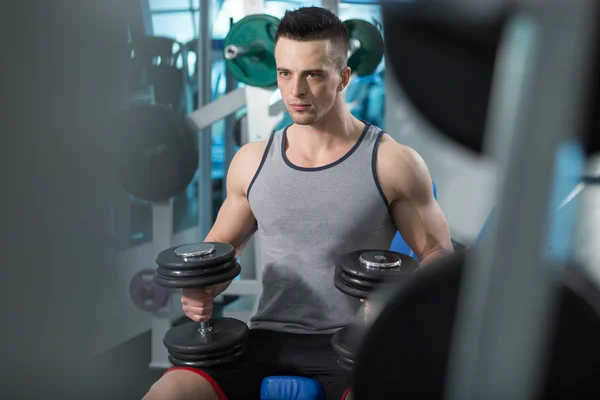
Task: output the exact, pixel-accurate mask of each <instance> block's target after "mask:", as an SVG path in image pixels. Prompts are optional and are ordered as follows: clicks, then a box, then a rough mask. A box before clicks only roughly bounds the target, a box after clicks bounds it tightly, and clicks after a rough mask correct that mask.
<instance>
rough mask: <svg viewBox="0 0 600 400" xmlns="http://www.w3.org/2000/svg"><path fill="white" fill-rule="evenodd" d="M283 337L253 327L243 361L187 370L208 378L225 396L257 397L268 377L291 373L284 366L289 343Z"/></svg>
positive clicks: (214, 387)
mask: <svg viewBox="0 0 600 400" xmlns="http://www.w3.org/2000/svg"><path fill="white" fill-rule="evenodd" d="M280 336H281V334H278V333H277V332H270V331H264V330H262V331H259V330H250V333H249V334H248V338H247V340H246V348H245V350H244V353H243V355H242V356H241V357H240V359H239V360H237V361H234V362H232V363H228V364H224V365H222V366H219V367H214V368H202V369H201V370H199V369H190V368H186V369H188V370H190V371H195V372H196V373H198V374H199V375H201V376H203V377H204V378H205V379H207V380H208V382H209V383H210V384H211V386H212V387H213V389H214V390H215V392H216V393H217V395H219V397H220V398H221V399H223V398H227V399H228V400H238V399H244V400H245V399H252V400H256V399H258V398H259V397H260V385H261V383H262V380H263V379H264V378H265V377H267V376H271V375H281V374H285V373H287V372H288V371H287V370H285V369H283V368H282V364H283V363H282V362H281V360H282V358H281V357H282V349H283V348H284V347H285V346H286V345H285V340H284V339H283V338H281V337H280Z"/></svg>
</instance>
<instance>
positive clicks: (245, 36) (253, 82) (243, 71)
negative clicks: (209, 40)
mask: <svg viewBox="0 0 600 400" xmlns="http://www.w3.org/2000/svg"><path fill="white" fill-rule="evenodd" d="M278 25H279V19H278V18H275V17H273V16H271V15H261V14H258V15H248V16H246V17H244V18H242V19H241V20H239V21H238V22H236V23H235V24H233V26H232V27H231V29H230V30H229V32H228V33H227V36H226V37H225V43H224V45H225V48H224V50H223V53H224V56H225V63H226V65H227V68H228V69H229V70H230V71H231V73H232V74H233V76H234V77H235V78H236V79H237V80H238V81H240V82H243V83H245V84H247V85H250V86H258V87H268V86H274V85H275V84H277V70H276V66H275V55H274V51H275V33H276V31H277V26H278ZM249 38H250V39H251V40H252V41H251V42H248V40H249Z"/></svg>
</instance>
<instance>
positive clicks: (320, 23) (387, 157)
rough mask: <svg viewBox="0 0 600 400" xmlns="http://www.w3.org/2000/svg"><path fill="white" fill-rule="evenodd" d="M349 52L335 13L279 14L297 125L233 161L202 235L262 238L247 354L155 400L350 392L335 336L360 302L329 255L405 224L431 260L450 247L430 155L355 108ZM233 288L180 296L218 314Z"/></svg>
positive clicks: (168, 386) (283, 69)
mask: <svg viewBox="0 0 600 400" xmlns="http://www.w3.org/2000/svg"><path fill="white" fill-rule="evenodd" d="M347 52H348V32H347V30H346V28H345V27H344V25H343V23H342V22H341V21H340V20H339V19H338V18H337V17H336V16H335V15H334V14H332V13H331V12H330V11H328V10H326V9H323V8H317V7H309V8H300V9H298V10H296V11H292V12H287V13H286V14H285V16H284V17H283V19H282V20H281V23H280V25H279V28H278V31H277V35H276V48H275V59H276V63H277V71H278V85H279V89H280V91H281V95H282V98H283V101H284V102H285V104H286V107H287V109H288V111H289V113H290V116H291V118H292V120H293V121H294V124H292V125H290V126H288V127H287V128H285V129H283V130H281V131H279V132H276V133H274V134H273V135H272V136H271V137H270V139H269V140H268V141H265V142H256V143H249V144H247V145H245V146H243V148H241V149H240V151H239V152H238V153H237V154H236V156H235V158H234V159H233V161H232V162H231V166H230V168H229V171H228V174H227V199H226V200H225V202H224V203H223V205H222V207H221V209H220V211H219V214H218V216H217V219H216V222H215V225H214V226H213V228H212V229H211V231H210V232H209V234H208V236H207V237H206V239H205V241H207V242H225V243H230V244H232V245H233V246H235V248H236V249H237V251H238V254H239V253H241V251H242V249H243V248H244V246H245V244H246V243H247V242H248V240H249V239H250V237H251V236H252V235H253V234H254V233H257V234H258V235H259V237H260V241H259V243H260V249H259V251H260V252H261V255H262V260H263V293H262V296H261V298H260V303H259V307H258V312H257V314H256V315H255V316H253V317H252V319H251V321H250V328H251V329H250V334H249V337H248V340H247V345H246V350H245V352H244V355H243V356H242V358H241V359H240V360H239V361H237V362H233V363H231V364H229V365H224V366H221V367H218V368H213V369H207V370H204V371H200V370H197V369H190V368H172V369H171V370H169V371H168V372H167V373H165V374H164V375H163V377H162V378H161V379H160V380H159V381H158V382H156V383H155V384H154V385H153V386H152V388H151V389H150V392H149V393H148V394H147V396H146V399H147V400H153V399H160V400H165V399H224V398H229V399H241V398H244V399H258V398H259V391H260V384H261V381H262V379H263V378H264V377H266V376H271V375H302V376H307V377H311V378H314V379H317V380H319V381H320V383H321V385H322V386H323V388H324V390H325V392H326V394H327V397H328V398H330V399H336V400H337V399H340V398H342V397H345V395H346V394H347V393H348V388H349V387H350V382H348V381H347V379H348V376H347V374H346V373H344V372H343V371H342V370H341V369H340V368H339V367H338V365H337V364H336V362H335V359H334V357H333V352H332V349H331V346H330V339H331V335H332V334H333V333H334V332H335V331H336V330H338V329H340V328H342V327H344V326H346V325H347V324H348V323H350V322H351V321H352V320H353V318H354V317H355V316H356V315H357V313H358V311H359V308H360V307H361V303H360V301H359V300H357V299H354V298H351V297H350V296H347V295H345V294H343V293H341V292H340V291H338V290H337V289H336V288H335V286H334V283H333V271H334V269H333V257H334V254H335V253H338V254H340V253H345V252H349V251H353V250H357V249H364V248H377V249H387V248H389V246H390V244H391V242H392V239H393V237H394V235H395V233H396V230H399V231H400V233H401V234H402V236H403V238H404V239H405V241H406V242H407V244H408V245H409V246H410V247H411V248H412V249H413V251H414V252H415V253H416V254H417V255H418V257H419V259H420V260H421V262H422V263H423V264H426V263H428V262H429V261H431V260H433V259H435V258H437V257H439V256H441V255H443V254H444V253H446V252H451V251H452V245H451V242H450V234H449V230H448V224H447V222H446V219H445V217H444V215H443V213H442V211H441V210H440V208H439V206H438V204H437V202H436V201H435V199H434V198H433V194H432V182H431V177H430V175H429V172H428V170H427V167H426V165H425V163H424V162H423V160H422V159H421V158H420V157H419V155H418V154H417V153H416V152H415V151H414V150H412V149H410V148H408V147H405V146H402V145H399V144H397V143H396V142H394V141H393V140H392V138H391V137H390V136H388V135H387V134H385V133H383V132H382V131H381V130H380V129H379V128H377V127H375V126H372V125H370V124H367V123H365V122H363V121H360V120H358V119H356V118H354V117H353V116H352V114H351V113H350V112H349V111H348V109H347V108H346V106H345V103H344V98H343V91H344V88H345V87H346V85H347V84H348V81H349V79H350V73H351V71H350V69H349V68H348V67H347V66H346V65H347V64H346V63H347ZM228 285H229V283H226V284H222V285H216V286H214V287H211V288H208V289H204V290H191V289H189V290H187V289H186V290H184V291H183V296H182V303H183V309H184V311H185V313H186V315H187V316H188V317H189V318H191V319H193V320H195V321H204V320H207V319H209V317H210V315H211V313H212V310H213V298H214V296H216V295H218V294H219V293H221V292H223V291H224V290H225V289H226V288H227V286H228Z"/></svg>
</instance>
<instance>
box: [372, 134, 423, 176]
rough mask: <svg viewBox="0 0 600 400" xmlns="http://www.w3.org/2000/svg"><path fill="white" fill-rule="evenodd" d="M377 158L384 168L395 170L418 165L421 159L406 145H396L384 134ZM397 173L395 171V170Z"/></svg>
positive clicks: (396, 143) (392, 139)
mask: <svg viewBox="0 0 600 400" xmlns="http://www.w3.org/2000/svg"><path fill="white" fill-rule="evenodd" d="M377 158H378V160H380V161H382V162H383V164H384V165H385V166H388V167H389V168H393V169H395V168H396V167H402V166H404V167H410V166H413V165H414V164H420V163H422V162H423V159H422V158H421V156H420V155H419V153H418V152H417V151H416V150H415V149H413V148H412V147H409V146H407V145H404V144H401V143H398V142H396V141H395V140H394V138H392V137H391V136H390V135H389V134H387V133H384V134H383V136H382V138H381V141H380V143H379V148H378V150H377ZM396 171H397V170H396Z"/></svg>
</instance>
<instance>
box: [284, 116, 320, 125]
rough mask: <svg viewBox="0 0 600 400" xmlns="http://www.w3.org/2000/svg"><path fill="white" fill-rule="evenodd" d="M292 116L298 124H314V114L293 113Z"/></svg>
mask: <svg viewBox="0 0 600 400" xmlns="http://www.w3.org/2000/svg"><path fill="white" fill-rule="evenodd" d="M290 117H291V118H292V121H294V123H295V124H296V125H312V124H313V123H314V122H315V118H314V117H312V116H310V117H309V116H305V115H291V116H290Z"/></svg>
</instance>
